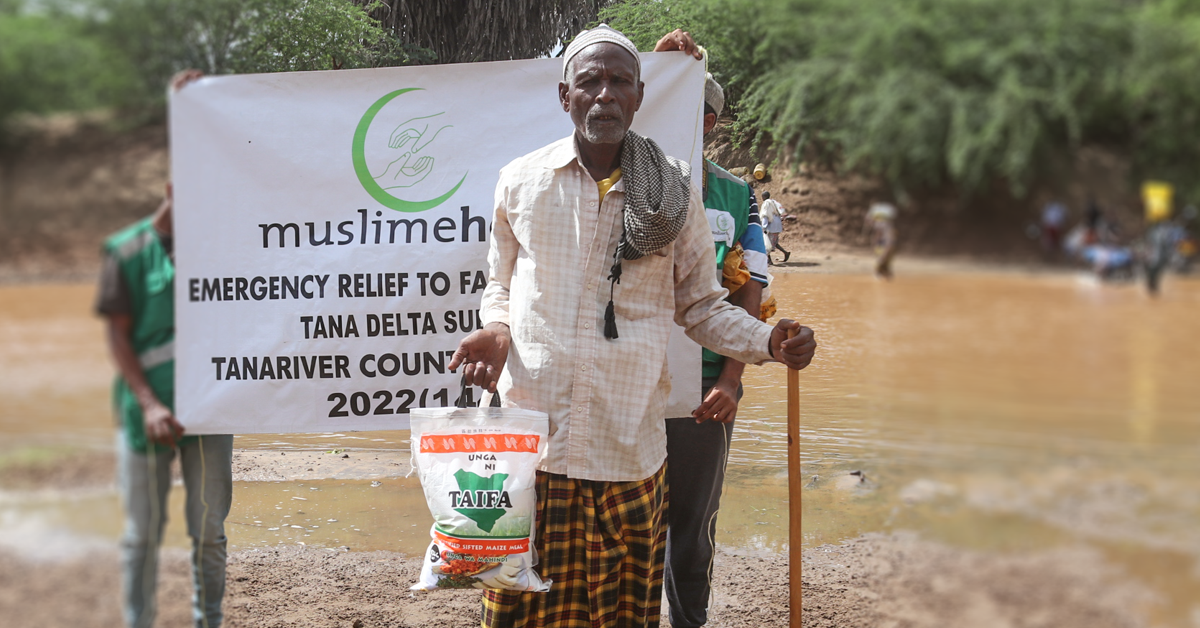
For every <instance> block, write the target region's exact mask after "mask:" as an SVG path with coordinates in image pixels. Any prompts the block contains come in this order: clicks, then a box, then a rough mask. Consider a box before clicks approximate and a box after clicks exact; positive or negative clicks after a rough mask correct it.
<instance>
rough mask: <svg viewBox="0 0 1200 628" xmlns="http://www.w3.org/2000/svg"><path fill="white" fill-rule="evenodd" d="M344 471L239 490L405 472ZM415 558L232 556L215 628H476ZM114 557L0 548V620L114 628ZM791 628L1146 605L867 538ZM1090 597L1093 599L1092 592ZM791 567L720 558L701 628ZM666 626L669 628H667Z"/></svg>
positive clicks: (301, 550) (277, 460)
mask: <svg viewBox="0 0 1200 628" xmlns="http://www.w3.org/2000/svg"><path fill="white" fill-rule="evenodd" d="M358 453H359V452H357V451H347V452H346V454H347V455H349V456H350V457H349V458H340V457H333V456H328V455H325V453H324V452H296V451H288V452H278V451H241V450H239V451H238V452H237V453H236V459H235V463H234V468H235V479H236V480H238V481H254V480H256V479H257V480H277V479H283V478H287V479H292V480H294V479H298V478H299V477H303V478H313V477H350V476H354V477H387V476H395V475H401V474H402V473H404V472H406V471H407V469H406V468H405V466H404V464H403V463H402V462H401V460H400V459H401V458H403V457H404V456H403V455H402V454H401V453H400V452H395V453H390V454H389V453H387V452H378V453H377V452H374V451H372V452H370V455H365V454H364V455H358ZM112 466H113V460H112V456H111V455H110V454H107V453H103V452H91V453H79V452H76V453H74V454H73V455H71V456H69V457H65V458H57V459H47V458H43V459H41V460H38V461H17V462H12V461H10V462H9V463H7V464H5V465H4V466H3V467H0V487H3V488H2V490H0V495H7V496H8V498H9V499H12V498H14V496H19V494H20V493H21V492H25V491H64V490H74V491H78V490H81V489H86V488H103V487H105V486H108V485H110V484H111V481H112ZM419 568H420V558H419V557H410V556H405V555H402V554H397V553H392V552H354V551H346V549H345V548H324V547H313V546H303V545H296V544H289V545H276V546H268V547H257V548H251V549H242V550H237V551H234V552H232V553H231V554H230V557H229V571H228V575H227V579H228V591H227V593H226V602H225V608H226V617H227V619H226V624H225V625H226V626H229V627H230V628H238V627H251V626H254V627H284V626H288V627H292V626H294V627H308V626H312V627H317V626H320V627H326V626H339V627H340V626H345V627H346V628H351V627H360V628H367V627H384V626H387V627H401V626H404V627H416V626H422V627H423V626H447V627H462V628H467V627H469V626H477V625H478V613H479V608H478V607H479V593H478V592H472V591H438V592H431V593H423V592H410V591H409V590H408V586H409V585H410V584H411V583H412V582H414V581H415V579H416V575H417V571H418V569H419ZM119 573H120V568H119V563H118V557H117V552H116V548H115V547H114V546H106V545H96V544H94V543H93V544H91V545H84V544H77V547H76V549H75V550H74V551H71V552H56V553H52V554H47V553H45V552H40V551H39V549H38V548H37V547H30V546H24V547H23V546H21V545H20V544H15V543H9V544H0V617H5V618H12V619H19V622H20V624H21V625H30V626H40V627H43V628H55V627H64V628H66V627H70V628H93V627H95V628H101V627H109V626H115V625H119V624H120V608H119V598H118V596H119V586H120V584H119V583H120V577H119ZM160 579H161V585H160V586H161V589H160V596H159V599H160V600H161V609H160V621H159V623H158V625H159V626H160V627H163V628H172V627H179V628H183V627H185V626H188V625H190V621H189V619H188V613H189V611H188V598H189V586H190V585H189V569H188V565H187V556H186V553H185V552H183V551H182V550H178V549H167V550H164V560H163V567H162V575H161V577H160ZM802 580H803V584H804V596H805V597H804V604H805V607H804V608H805V611H804V626H806V627H812V628H833V627H838V628H846V627H856V626H862V627H877V626H897V627H899V626H904V627H914V628H916V627H926V626H928V627H930V628H932V627H935V626H937V627H940V626H971V627H972V628H990V627H992V626H995V627H997V628H999V627H1007V626H1031V627H1032V626H1048V627H1049V626H1053V627H1055V628H1075V627H1078V628H1085V627H1086V628H1107V627H1113V628H1118V627H1120V628H1134V627H1137V626H1145V625H1149V624H1148V622H1147V621H1146V620H1145V619H1144V618H1145V616H1146V612H1147V609H1148V608H1150V606H1151V605H1152V604H1153V603H1154V597H1153V596H1152V594H1151V593H1149V592H1148V591H1147V590H1146V589H1144V588H1143V587H1142V586H1141V585H1139V584H1137V583H1135V582H1134V581H1132V580H1130V579H1128V578H1126V577H1125V574H1122V573H1121V572H1120V571H1119V570H1117V569H1116V568H1115V567H1113V566H1112V565H1111V564H1109V563H1107V562H1106V561H1105V559H1104V558H1103V556H1101V555H1100V554H1099V553H1098V552H1096V551H1095V550H1093V549H1089V548H1084V547H1076V548H1067V549H1057V550H1047V551H1041V552H1029V553H1018V554H1012V553H991V552H979V551H972V550H964V549H959V548H954V547H949V546H946V545H943V544H939V543H933V542H930V541H926V540H922V539H920V538H918V537H916V536H915V535H911V534H906V533H902V532H901V533H893V534H869V535H866V536H863V537H860V538H858V539H854V540H852V541H849V542H847V543H844V544H841V545H827V546H821V547H815V548H810V549H807V550H805V551H804V563H803V578H802ZM1099 591H1103V592H1104V594H1103V595H1098V594H1097V592H1099ZM787 618H788V566H787V557H786V555H782V554H766V553H747V552H734V551H730V550H728V549H724V548H722V549H721V550H720V552H719V554H718V557H717V560H716V563H715V565H714V595H713V600H712V605H711V615H710V622H709V626H711V627H712V628H760V627H763V626H784V625H786V623H787ZM664 625H667V624H666V623H665V622H664Z"/></svg>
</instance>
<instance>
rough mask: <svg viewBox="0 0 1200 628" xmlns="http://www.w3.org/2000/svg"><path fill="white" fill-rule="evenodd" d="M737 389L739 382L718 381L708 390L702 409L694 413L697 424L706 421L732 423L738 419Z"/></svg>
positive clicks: (693, 416)
mask: <svg viewBox="0 0 1200 628" xmlns="http://www.w3.org/2000/svg"><path fill="white" fill-rule="evenodd" d="M737 388H738V384H737V382H727V381H724V380H718V381H717V383H716V384H715V385H713V387H712V388H710V389H709V390H708V394H707V395H705V396H704V402H703V403H701V404H700V407H699V408H696V409H695V410H694V411H692V418H694V419H696V422H697V423H703V422H705V421H715V422H717V423H732V422H733V420H734V419H735V418H737V410H738V400H737Z"/></svg>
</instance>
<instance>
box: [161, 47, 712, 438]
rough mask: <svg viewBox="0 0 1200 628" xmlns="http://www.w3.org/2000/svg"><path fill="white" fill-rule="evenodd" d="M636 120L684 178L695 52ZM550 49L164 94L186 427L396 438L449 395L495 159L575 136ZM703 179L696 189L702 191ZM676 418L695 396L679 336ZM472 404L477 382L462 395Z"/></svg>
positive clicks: (696, 78)
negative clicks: (415, 411) (415, 412)
mask: <svg viewBox="0 0 1200 628" xmlns="http://www.w3.org/2000/svg"><path fill="white" fill-rule="evenodd" d="M642 64H643V66H642V67H643V77H642V79H643V81H644V82H645V83H646V97H645V100H644V102H643V104H642V108H641V110H640V111H638V113H637V115H636V116H635V119H634V129H635V130H636V131H638V132H639V133H641V134H643V135H646V136H648V137H652V138H654V139H655V140H656V141H657V142H658V143H659V144H660V145H661V146H662V147H663V149H664V150H665V151H666V152H667V153H668V154H670V155H673V156H676V157H678V158H680V159H685V160H689V161H690V162H691V163H692V172H693V173H695V175H696V177H698V176H699V173H700V159H701V150H702V142H701V130H702V102H701V94H702V93H703V84H704V70H703V64H701V63H698V62H696V61H694V60H692V59H690V58H689V57H685V56H684V55H681V54H677V53H650V54H644V55H642ZM561 76H562V65H561V62H560V61H559V60H557V59H538V60H529V61H510V62H500V63H477V64H460V65H439V66H426V67H411V68H382V69H373V70H340V71H332V72H297V73H287V74H264V75H243V76H223V77H211V78H204V79H201V80H200V81H199V82H197V83H193V84H191V85H188V86H187V87H186V88H184V89H183V90H181V91H179V92H177V93H175V94H173V95H172V96H171V107H170V112H171V121H170V132H171V165H172V175H173V179H174V185H175V188H174V189H175V260H176V268H177V272H176V278H175V307H176V312H175V315H176V326H177V331H176V334H177V335H176V365H175V369H176V371H175V379H176V392H175V400H176V410H177V414H178V417H179V419H180V421H181V422H182V423H183V424H184V425H185V426H186V427H187V430H188V432H189V433H192V434H213V433H223V434H228V433H233V434H247V433H290V432H322V431H344V430H375V429H407V428H408V414H407V413H408V410H409V409H411V408H416V407H425V406H445V405H453V404H454V402H455V399H456V398H457V397H458V396H459V376H458V375H454V374H451V373H450V372H449V371H448V370H447V369H446V365H447V364H449V362H450V356H451V354H452V353H453V352H454V349H455V347H457V346H458V341H459V340H460V339H461V338H462V337H463V336H465V335H466V334H467V333H469V332H470V331H472V330H474V329H477V328H478V327H479V319H478V308H479V302H480V296H481V294H482V289H483V287H484V284H485V282H486V279H487V261H486V256H487V242H488V237H490V232H491V222H492V214H493V209H494V201H493V198H494V191H495V185H496V179H497V176H498V173H499V170H500V168H501V167H502V166H504V165H505V164H507V163H508V162H509V161H511V160H512V159H514V158H516V157H519V156H521V155H524V154H526V153H528V152H530V151H533V150H535V149H537V148H540V147H542V146H545V145H546V144H549V143H551V142H553V141H555V140H558V139H561V138H563V137H567V136H568V135H570V134H571V133H572V132H573V127H572V125H571V121H570V117H569V116H568V115H567V114H566V113H564V112H563V111H562V107H561V105H560V104H559V101H558V88H557V86H558V82H559V80H560V77H561ZM698 182H699V181H698V179H697V183H698ZM671 374H672V402H671V404H670V413H669V414H670V415H671V416H685V415H687V414H689V413H690V412H691V410H692V409H693V408H695V407H696V406H697V405H698V404H699V399H700V351H699V347H698V346H697V345H695V344H693V343H691V341H689V340H687V339H686V338H685V337H684V336H683V335H682V334H681V333H679V331H678V330H676V337H675V338H673V339H672V348H671ZM472 397H473V399H475V400H478V398H479V391H478V390H475V391H473V392H472Z"/></svg>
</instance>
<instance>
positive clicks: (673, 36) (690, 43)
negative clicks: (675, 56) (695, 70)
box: [654, 28, 704, 60]
mask: <svg viewBox="0 0 1200 628" xmlns="http://www.w3.org/2000/svg"><path fill="white" fill-rule="evenodd" d="M673 50H679V51H681V52H685V53H687V54H689V55H692V56H693V57H695V58H696V59H697V60H700V59H703V58H704V53H703V52H701V51H700V46H697V45H696V41H695V40H693V39H692V34H691V33H689V32H687V31H685V30H683V29H681V28H677V29H675V30H673V31H671V32H669V33H667V34H666V35H663V36H662V39H659V40H658V43H657V44H654V52H671V51H673Z"/></svg>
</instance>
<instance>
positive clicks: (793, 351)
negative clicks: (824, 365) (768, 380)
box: [770, 318, 817, 370]
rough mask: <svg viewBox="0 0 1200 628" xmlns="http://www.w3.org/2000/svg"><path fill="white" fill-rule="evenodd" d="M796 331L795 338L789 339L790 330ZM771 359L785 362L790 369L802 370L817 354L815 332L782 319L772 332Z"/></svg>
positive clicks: (794, 322)
mask: <svg viewBox="0 0 1200 628" xmlns="http://www.w3.org/2000/svg"><path fill="white" fill-rule="evenodd" d="M792 329H794V330H796V337H795V338H788V330H792ZM770 349H771V357H773V358H775V359H776V360H777V361H779V362H783V363H784V364H785V365H787V367H788V368H790V369H796V370H800V369H802V368H804V367H806V366H808V365H809V363H810V362H812V359H813V354H814V353H816V352H817V340H816V337H815V336H814V335H813V330H812V329H809V328H808V327H805V326H803V325H801V324H800V323H798V322H796V321H793V320H789V319H786V318H785V319H782V320H780V321H779V322H778V323H776V324H775V329H772V330H771V347H770Z"/></svg>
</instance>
